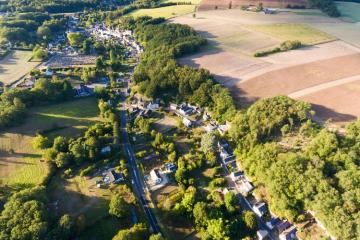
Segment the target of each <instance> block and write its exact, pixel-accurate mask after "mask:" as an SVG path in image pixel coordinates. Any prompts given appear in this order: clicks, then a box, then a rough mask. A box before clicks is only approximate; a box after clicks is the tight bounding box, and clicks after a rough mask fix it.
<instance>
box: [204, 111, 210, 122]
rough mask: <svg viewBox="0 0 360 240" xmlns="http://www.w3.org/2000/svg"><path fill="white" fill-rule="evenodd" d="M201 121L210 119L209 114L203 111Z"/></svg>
mask: <svg viewBox="0 0 360 240" xmlns="http://www.w3.org/2000/svg"><path fill="white" fill-rule="evenodd" d="M202 119H203V120H204V121H207V120H209V119H210V114H209V113H208V112H206V111H205V112H204V114H203V116H202Z"/></svg>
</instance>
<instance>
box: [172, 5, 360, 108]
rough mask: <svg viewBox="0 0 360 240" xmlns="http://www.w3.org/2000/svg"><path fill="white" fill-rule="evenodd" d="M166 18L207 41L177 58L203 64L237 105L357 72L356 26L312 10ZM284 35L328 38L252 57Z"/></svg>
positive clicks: (308, 89)
mask: <svg viewBox="0 0 360 240" xmlns="http://www.w3.org/2000/svg"><path fill="white" fill-rule="evenodd" d="M171 21H173V22H177V23H183V24H188V25H190V26H192V27H194V28H195V30H197V31H198V32H199V33H200V34H201V35H202V36H204V37H205V38H207V39H208V42H209V46H208V47H206V48H204V49H203V50H202V52H200V53H197V54H194V55H192V56H186V57H184V58H181V59H180V60H179V61H180V63H181V64H187V65H190V66H193V67H199V68H200V67H202V68H206V69H208V70H209V71H210V72H211V73H213V74H214V76H215V78H216V80H217V81H218V82H220V83H221V84H222V85H224V86H226V87H228V88H230V89H231V90H232V93H233V94H234V96H235V97H236V98H237V99H239V100H240V101H238V103H239V105H247V104H249V103H251V102H253V101H254V100H257V99H259V98H263V97H270V96H275V95H279V94H285V95H290V96H291V94H295V96H296V94H297V95H298V96H301V97H300V98H302V96H303V95H302V94H304V93H303V92H302V91H305V93H306V94H308V93H312V91H315V90H316V91H317V87H316V86H317V85H321V87H319V88H321V90H322V91H325V90H324V89H323V88H326V90H327V89H330V88H332V87H334V86H333V85H332V84H338V85H336V86H339V85H340V84H342V79H345V80H346V79H348V78H350V77H354V76H357V75H359V74H360V50H359V48H358V46H360V25H358V24H353V23H349V22H344V21H342V20H341V19H335V18H329V17H327V16H325V15H324V14H322V13H321V12H319V11H317V10H294V11H293V12H291V11H289V12H279V13H277V14H272V15H264V14H258V13H254V12H246V11H241V10H237V9H232V10H216V11H200V12H198V13H197V17H196V18H193V17H191V16H182V17H177V18H174V19H172V20H171ZM308 26H311V28H308ZM292 28H294V29H292ZM292 30H294V31H292ZM298 30H301V31H298ZM332 36H334V37H332ZM286 39H298V40H301V41H303V42H304V43H308V44H313V43H318V42H323V41H325V42H326V41H330V42H326V43H321V44H316V45H311V46H307V47H304V48H301V49H298V50H293V51H288V52H282V53H278V54H273V55H270V56H267V57H263V58H254V57H252V55H253V53H254V52H255V51H258V50H261V49H264V48H271V47H274V46H278V45H279V43H280V42H281V41H283V40H286ZM333 39H339V40H333ZM331 40H333V41H331ZM345 80H344V81H345ZM332 81H340V82H335V83H332ZM345 82H346V81H345ZM314 89H315V90H314ZM324 104H325V107H326V103H324ZM348 105H349V104H348ZM350 105H351V104H350ZM334 114H335V113H334ZM354 115H356V110H354Z"/></svg>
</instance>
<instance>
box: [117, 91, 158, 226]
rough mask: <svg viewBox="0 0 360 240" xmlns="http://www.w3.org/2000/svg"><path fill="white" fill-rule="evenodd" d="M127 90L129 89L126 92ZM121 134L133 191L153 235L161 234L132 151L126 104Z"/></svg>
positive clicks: (122, 112)
mask: <svg viewBox="0 0 360 240" xmlns="http://www.w3.org/2000/svg"><path fill="white" fill-rule="evenodd" d="M126 90H127V87H126V89H125V91H126ZM124 102H125V97H123V96H122V97H121V103H122V104H123V103H124ZM120 132H121V136H122V139H123V144H124V150H125V155H126V158H127V162H128V164H129V165H130V168H131V174H132V179H133V189H134V193H135V195H136V197H137V198H138V199H139V202H140V203H141V205H142V207H143V209H144V212H145V214H146V217H147V218H148V220H149V223H150V226H151V229H152V231H153V233H159V232H160V227H159V225H158V222H157V220H156V217H155V215H154V213H153V212H152V210H151V208H150V207H149V204H148V201H147V200H146V195H145V186H144V181H143V178H142V175H141V172H140V170H139V168H138V166H137V164H136V159H135V154H134V151H133V149H132V146H131V144H130V141H129V135H128V133H127V130H126V110H125V106H124V104H123V105H122V107H121V111H120Z"/></svg>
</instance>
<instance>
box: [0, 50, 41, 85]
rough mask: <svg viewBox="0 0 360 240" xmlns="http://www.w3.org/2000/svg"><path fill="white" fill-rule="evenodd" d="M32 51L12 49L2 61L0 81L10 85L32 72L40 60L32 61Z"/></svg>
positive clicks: (0, 62)
mask: <svg viewBox="0 0 360 240" xmlns="http://www.w3.org/2000/svg"><path fill="white" fill-rule="evenodd" d="M31 56H32V52H31V51H19V50H16V51H11V52H10V53H9V54H8V55H7V56H6V57H5V58H4V59H3V60H1V61H0V81H1V82H3V83H4V84H6V85H8V84H11V83H13V82H14V81H17V80H19V79H20V78H21V77H23V76H24V75H26V74H27V73H28V72H30V71H31V70H32V69H33V68H35V67H36V66H37V65H39V64H40V63H39V62H32V61H31V62H30V61H29V60H30V58H31Z"/></svg>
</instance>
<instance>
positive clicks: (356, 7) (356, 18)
mask: <svg viewBox="0 0 360 240" xmlns="http://www.w3.org/2000/svg"><path fill="white" fill-rule="evenodd" d="M336 5H337V7H338V9H339V11H340V13H341V18H342V19H344V20H345V21H349V22H360V3H353V2H336Z"/></svg>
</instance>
